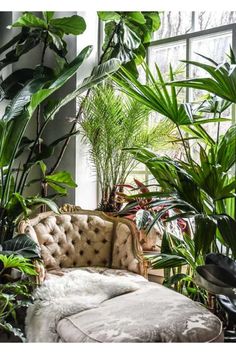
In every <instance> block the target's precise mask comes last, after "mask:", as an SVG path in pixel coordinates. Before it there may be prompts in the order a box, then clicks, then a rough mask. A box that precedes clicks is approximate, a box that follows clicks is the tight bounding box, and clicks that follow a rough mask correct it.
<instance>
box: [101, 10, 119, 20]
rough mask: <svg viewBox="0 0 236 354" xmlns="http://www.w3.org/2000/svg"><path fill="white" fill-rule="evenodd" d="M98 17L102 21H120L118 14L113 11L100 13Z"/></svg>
mask: <svg viewBox="0 0 236 354" xmlns="http://www.w3.org/2000/svg"><path fill="white" fill-rule="evenodd" d="M98 17H99V18H100V19H101V20H102V21H116V20H119V19H120V15H119V14H118V12H112V11H98Z"/></svg>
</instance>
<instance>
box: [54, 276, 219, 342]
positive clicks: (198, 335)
mask: <svg viewBox="0 0 236 354" xmlns="http://www.w3.org/2000/svg"><path fill="white" fill-rule="evenodd" d="M128 276H130V277H131V278H132V275H131V274H129V275H128ZM137 277H138V278H137ZM133 280H134V281H138V282H139V286H140V289H139V290H137V291H135V292H134V293H129V294H125V295H122V296H118V297H116V298H113V299H110V300H107V301H105V302H104V303H102V304H101V305H100V306H99V307H98V308H94V309H90V310H87V311H83V312H81V313H79V314H75V315H73V316H69V317H66V318H64V319H62V320H61V321H59V323H58V326H57V331H58V333H59V336H60V341H61V342H76V343H78V342H103V343H104V342H116V343H117V342H214V341H223V333H222V324H221V321H220V320H219V319H218V318H217V317H216V316H215V315H213V314H212V313H211V312H209V311H208V310H207V309H205V308H204V307H203V306H202V305H200V304H199V303H196V302H193V301H192V300H190V299H188V298H187V297H185V296H183V295H180V294H178V293H176V292H175V291H173V290H170V289H167V288H165V287H164V286H162V285H159V284H156V283H152V282H148V281H147V280H145V279H144V278H143V277H140V276H136V277H135V278H133Z"/></svg>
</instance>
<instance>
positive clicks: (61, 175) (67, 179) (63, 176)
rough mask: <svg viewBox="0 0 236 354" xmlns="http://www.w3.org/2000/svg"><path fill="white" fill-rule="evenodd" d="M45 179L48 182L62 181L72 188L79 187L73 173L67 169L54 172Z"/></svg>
mask: <svg viewBox="0 0 236 354" xmlns="http://www.w3.org/2000/svg"><path fill="white" fill-rule="evenodd" d="M45 180H46V181H47V182H54V183H62V184H65V185H66V186H68V187H71V188H75V187H77V184H76V183H75V182H74V180H73V178H72V177H71V174H70V173H69V172H67V171H60V172H56V173H54V174H53V175H49V176H46V177H45Z"/></svg>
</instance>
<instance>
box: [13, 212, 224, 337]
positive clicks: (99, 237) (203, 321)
mask: <svg viewBox="0 0 236 354" xmlns="http://www.w3.org/2000/svg"><path fill="white" fill-rule="evenodd" d="M18 231H19V232H20V233H27V234H29V235H30V236H31V237H32V238H33V239H34V240H35V242H37V243H38V245H39V246H40V248H41V254H42V259H43V263H44V267H43V268H42V269H41V272H40V277H39V279H38V282H39V283H42V281H43V280H44V278H45V272H44V271H43V270H45V271H46V273H48V274H50V275H51V276H53V277H57V276H58V275H63V274H64V273H66V272H68V271H70V269H73V268H80V267H83V268H86V269H87V270H88V271H90V272H99V273H102V274H104V275H108V276H109V275H110V274H113V275H116V274H117V275H119V276H124V277H129V278H130V279H132V281H134V282H137V283H138V284H139V289H138V290H137V291H134V292H132V293H128V294H123V295H121V296H117V297H114V298H112V299H109V300H107V301H104V302H103V303H102V304H101V305H100V306H99V307H96V308H93V309H89V310H85V311H82V312H80V313H77V314H73V315H71V316H67V317H65V318H62V319H61V320H60V321H59V323H58V325H57V332H58V335H59V338H60V339H59V341H60V342H93V343H96V342H214V341H222V338H223V337H222V324H221V322H220V321H219V319H218V318H217V317H215V316H214V315H213V314H211V313H210V312H209V311H208V310H206V309H205V308H203V307H202V306H201V305H200V304H198V303H195V302H193V301H191V300H190V299H188V298H186V297H185V296H183V295H180V294H178V293H176V292H174V291H172V290H170V289H167V288H165V287H164V286H162V285H160V284H156V283H152V282H149V281H147V279H146V276H147V263H146V262H145V260H144V258H143V255H142V248H141V245H140V243H139V240H138V234H137V230H136V229H135V227H134V223H133V222H132V221H130V220H127V219H123V218H118V217H112V216H107V215H106V214H104V213H102V212H97V211H88V210H77V209H73V208H72V209H69V212H68V208H66V209H64V212H62V213H61V214H54V213H53V212H45V213H41V214H39V215H37V216H36V217H35V218H33V219H29V220H25V221H22V222H21V223H20V224H19V228H18ZM39 330H40V328H39Z"/></svg>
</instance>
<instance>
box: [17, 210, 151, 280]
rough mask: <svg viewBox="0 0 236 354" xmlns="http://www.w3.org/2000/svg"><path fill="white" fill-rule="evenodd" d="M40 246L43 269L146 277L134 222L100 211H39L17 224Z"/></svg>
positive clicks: (20, 230) (19, 229)
mask: <svg viewBox="0 0 236 354" xmlns="http://www.w3.org/2000/svg"><path fill="white" fill-rule="evenodd" d="M18 231H19V232H20V233H27V234H29V235H30V236H31V237H32V238H33V239H34V240H35V241H36V242H37V243H38V244H39V245H40V248H41V255H42V259H43V262H44V265H45V267H46V269H47V270H51V271H52V270H59V269H61V268H71V267H88V266H89V267H92V266H100V267H108V268H116V269H127V270H129V271H131V272H134V273H139V274H141V275H145V276H146V264H145V261H144V259H143V256H142V249H141V245H140V244H139V241H138V234H137V232H136V230H135V228H134V225H133V223H132V222H130V221H129V220H125V219H123V218H117V217H108V216H107V215H106V214H104V213H102V212H96V211H87V210H77V211H76V212H73V213H65V212H64V213H62V214H54V213H53V212H46V213H41V214H39V215H38V216H36V217H35V218H33V219H29V220H26V221H22V222H21V223H20V224H19V227H18Z"/></svg>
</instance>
